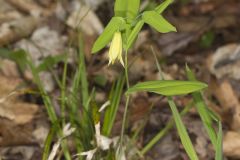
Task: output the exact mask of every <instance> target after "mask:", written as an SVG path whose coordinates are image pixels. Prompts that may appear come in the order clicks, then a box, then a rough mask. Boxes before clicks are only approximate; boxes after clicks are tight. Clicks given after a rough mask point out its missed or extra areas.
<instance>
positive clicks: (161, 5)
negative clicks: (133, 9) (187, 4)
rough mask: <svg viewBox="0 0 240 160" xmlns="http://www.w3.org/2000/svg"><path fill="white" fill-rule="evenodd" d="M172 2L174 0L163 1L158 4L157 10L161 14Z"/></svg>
mask: <svg viewBox="0 0 240 160" xmlns="http://www.w3.org/2000/svg"><path fill="white" fill-rule="evenodd" d="M172 2H173V0H165V1H164V2H163V3H161V4H160V5H159V6H157V7H156V8H155V10H156V11H157V13H158V14H161V13H162V12H163V11H164V10H165V9H166V8H167V7H168V6H169V5H170V4H171V3H172Z"/></svg>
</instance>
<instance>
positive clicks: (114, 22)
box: [92, 17, 125, 53]
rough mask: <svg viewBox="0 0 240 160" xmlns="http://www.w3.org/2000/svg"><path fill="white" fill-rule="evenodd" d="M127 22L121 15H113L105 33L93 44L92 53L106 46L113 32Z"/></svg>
mask: <svg viewBox="0 0 240 160" xmlns="http://www.w3.org/2000/svg"><path fill="white" fill-rule="evenodd" d="M124 24H125V21H124V19H123V18H121V17H113V18H112V19H111V21H110V22H109V23H108V25H107V26H106V28H105V29H104V31H103V33H102V34H101V35H100V36H99V37H98V39H97V40H96V42H95V43H94V45H93V48H92V53H96V52H98V51H99V50H101V49H102V48H104V47H105V46H106V45H107V44H108V43H109V42H110V41H111V39H112V37H113V34H114V33H115V32H116V31H117V30H118V29H120V28H121V26H122V25H124Z"/></svg>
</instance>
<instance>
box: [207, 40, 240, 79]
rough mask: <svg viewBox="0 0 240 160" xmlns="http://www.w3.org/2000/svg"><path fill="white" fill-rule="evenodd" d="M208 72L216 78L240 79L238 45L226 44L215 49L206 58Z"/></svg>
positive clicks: (239, 46) (239, 47) (239, 49)
mask: <svg viewBox="0 0 240 160" xmlns="http://www.w3.org/2000/svg"><path fill="white" fill-rule="evenodd" d="M207 64H208V68H209V70H210V72H211V73H212V74H214V75H215V76H216V77H217V78H224V77H228V78H232V79H235V80H240V69H239V68H240V45H239V44H235V43H234V44H228V45H225V46H223V47H220V48H218V49H217V51H216V52H215V53H214V54H213V55H211V56H210V57H209V58H208V59H207Z"/></svg>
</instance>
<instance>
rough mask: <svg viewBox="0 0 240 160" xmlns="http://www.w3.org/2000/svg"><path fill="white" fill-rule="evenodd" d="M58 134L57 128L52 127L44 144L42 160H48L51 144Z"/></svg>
mask: <svg viewBox="0 0 240 160" xmlns="http://www.w3.org/2000/svg"><path fill="white" fill-rule="evenodd" d="M55 133H56V126H54V125H53V126H52V127H51V129H50V131H49V133H48V135H47V138H46V140H45V143H44V149H43V156H42V160H47V159H48V155H49V153H50V149H51V143H52V140H53V137H54V135H55Z"/></svg>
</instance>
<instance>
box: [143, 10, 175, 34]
mask: <svg viewBox="0 0 240 160" xmlns="http://www.w3.org/2000/svg"><path fill="white" fill-rule="evenodd" d="M142 18H143V20H144V22H145V23H147V24H149V25H150V26H151V27H153V28H154V29H156V30H157V31H158V32H160V33H167V32H171V31H174V32H176V31H177V30H176V28H175V27H174V26H173V25H172V24H170V23H169V22H168V21H167V20H166V19H165V18H163V16H161V15H159V14H158V13H157V12H156V11H146V12H144V13H143V16H142Z"/></svg>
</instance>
